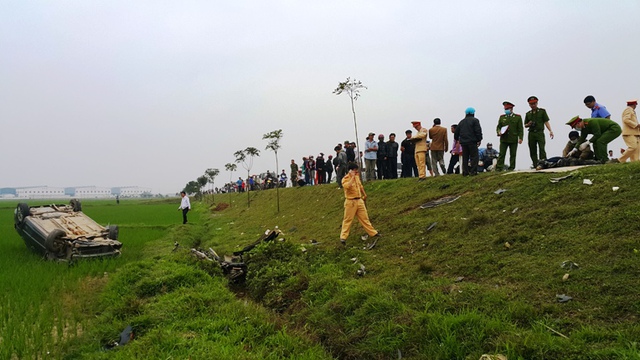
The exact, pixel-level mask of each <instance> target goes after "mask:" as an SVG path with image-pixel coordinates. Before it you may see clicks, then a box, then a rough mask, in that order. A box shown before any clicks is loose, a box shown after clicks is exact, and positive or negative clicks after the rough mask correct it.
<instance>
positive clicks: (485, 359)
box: [480, 354, 508, 360]
mask: <svg viewBox="0 0 640 360" xmlns="http://www.w3.org/2000/svg"><path fill="white" fill-rule="evenodd" d="M480 360H508V359H507V357H506V356H504V355H502V354H495V355H489V354H483V355H482V356H481V357H480Z"/></svg>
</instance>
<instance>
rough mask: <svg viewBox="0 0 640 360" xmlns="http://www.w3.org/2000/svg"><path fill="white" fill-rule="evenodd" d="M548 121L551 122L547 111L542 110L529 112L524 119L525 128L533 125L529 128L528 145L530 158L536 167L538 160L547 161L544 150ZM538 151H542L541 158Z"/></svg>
mask: <svg viewBox="0 0 640 360" xmlns="http://www.w3.org/2000/svg"><path fill="white" fill-rule="evenodd" d="M547 121H549V115H547V111H546V110H545V109H542V108H537V109H536V110H529V111H527V115H525V118H524V123H525V126H526V124H529V123H531V125H530V126H529V127H528V130H529V138H528V143H529V156H530V157H531V161H532V163H533V165H534V166H535V165H536V164H538V160H546V159H547V152H546V151H545V150H544V145H545V138H544V123H546V122H547ZM538 149H540V157H538Z"/></svg>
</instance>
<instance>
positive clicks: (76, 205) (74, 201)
mask: <svg viewBox="0 0 640 360" xmlns="http://www.w3.org/2000/svg"><path fill="white" fill-rule="evenodd" d="M69 205H71V207H72V208H73V211H82V204H81V203H80V200H78V199H71V201H70V202H69Z"/></svg>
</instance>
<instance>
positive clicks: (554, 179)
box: [549, 173, 573, 183]
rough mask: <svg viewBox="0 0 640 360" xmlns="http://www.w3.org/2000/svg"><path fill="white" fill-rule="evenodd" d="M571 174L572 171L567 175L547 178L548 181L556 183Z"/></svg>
mask: <svg viewBox="0 0 640 360" xmlns="http://www.w3.org/2000/svg"><path fill="white" fill-rule="evenodd" d="M572 176H573V173H571V174H569V175H565V176H562V177H557V178H551V179H549V181H551V182H552V183H558V182H560V181H562V180H565V179H568V178H570V177H572Z"/></svg>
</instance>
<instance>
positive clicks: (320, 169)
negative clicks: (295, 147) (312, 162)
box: [316, 153, 325, 184]
mask: <svg viewBox="0 0 640 360" xmlns="http://www.w3.org/2000/svg"><path fill="white" fill-rule="evenodd" d="M316 173H317V174H318V184H324V181H325V169H324V153H320V155H318V157H317V158H316Z"/></svg>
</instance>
